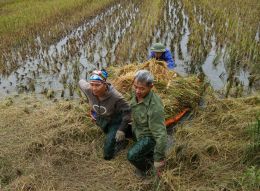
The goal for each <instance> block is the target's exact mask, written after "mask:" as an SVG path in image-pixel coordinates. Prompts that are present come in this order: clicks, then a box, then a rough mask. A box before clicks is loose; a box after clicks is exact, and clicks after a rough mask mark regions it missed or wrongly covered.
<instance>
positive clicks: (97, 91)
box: [90, 81, 106, 97]
mask: <svg viewBox="0 0 260 191" xmlns="http://www.w3.org/2000/svg"><path fill="white" fill-rule="evenodd" d="M90 87H91V90H92V93H93V94H94V95H95V96H98V97H100V96H103V95H104V94H105V92H106V85H105V84H104V83H102V82H100V81H91V82H90Z"/></svg>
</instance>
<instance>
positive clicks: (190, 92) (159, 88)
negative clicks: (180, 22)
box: [109, 59, 202, 118]
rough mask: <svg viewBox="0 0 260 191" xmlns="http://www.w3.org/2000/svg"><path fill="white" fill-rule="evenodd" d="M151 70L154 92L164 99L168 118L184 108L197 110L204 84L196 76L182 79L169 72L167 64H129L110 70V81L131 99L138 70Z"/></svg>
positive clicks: (148, 62)
mask: <svg viewBox="0 0 260 191" xmlns="http://www.w3.org/2000/svg"><path fill="white" fill-rule="evenodd" d="M141 69H146V70H149V71H150V72H151V73H152V74H153V76H154V79H155V82H154V89H153V90H154V91H155V92H156V93H157V94H158V95H159V96H160V97H161V98H162V101H163V104H164V106H165V113H166V118H168V117H171V116H175V115H176V114H178V113H179V112H180V111H182V110H183V109H184V108H191V109H193V108H195V107H196V106H197V105H198V102H199V100H200V98H201V93H202V84H201V82H200V81H199V79H198V78H197V77H196V76H190V77H186V78H183V77H180V76H179V75H178V74H177V73H176V72H174V71H172V70H169V69H168V68H167V66H166V63H165V62H162V61H156V60H154V59H152V60H149V61H147V62H145V63H143V64H129V65H126V66H123V67H120V68H119V67H112V68H110V71H109V72H110V74H111V77H110V79H113V80H112V84H113V85H114V86H115V87H116V89H117V90H118V91H120V92H121V93H123V94H124V96H125V97H126V98H127V99H130V97H131V94H132V92H131V88H132V83H133V79H134V75H135V73H136V72H137V71H138V70H141Z"/></svg>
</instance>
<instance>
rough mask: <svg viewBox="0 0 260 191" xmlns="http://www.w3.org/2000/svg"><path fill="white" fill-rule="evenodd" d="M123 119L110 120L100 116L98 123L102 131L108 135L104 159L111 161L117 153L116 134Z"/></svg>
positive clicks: (105, 142)
mask: <svg viewBox="0 0 260 191" xmlns="http://www.w3.org/2000/svg"><path fill="white" fill-rule="evenodd" d="M121 120H122V118H121V117H118V118H114V120H108V119H106V118H104V117H102V116H98V117H97V120H96V123H97V125H98V126H99V127H100V128H101V129H102V131H103V132H104V133H105V134H106V137H105V140H104V150H103V153H104V159H105V160H110V159H112V158H113V157H114V153H115V145H116V139H115V136H116V132H117V130H118V128H119V125H120V122H121Z"/></svg>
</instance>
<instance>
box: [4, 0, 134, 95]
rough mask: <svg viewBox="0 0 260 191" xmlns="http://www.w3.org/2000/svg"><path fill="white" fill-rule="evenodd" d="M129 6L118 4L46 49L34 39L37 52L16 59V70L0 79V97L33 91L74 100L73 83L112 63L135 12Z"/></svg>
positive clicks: (75, 87) (130, 4)
mask: <svg viewBox="0 0 260 191" xmlns="http://www.w3.org/2000/svg"><path fill="white" fill-rule="evenodd" d="M138 11H139V9H138V7H137V6H136V5H135V4H133V3H127V4H123V5H122V4H118V5H116V6H113V7H111V8H110V9H108V10H107V11H105V12H104V13H102V14H101V15H98V16H96V17H95V18H93V19H92V20H90V21H87V22H86V23H84V24H83V25H82V26H80V27H78V28H77V29H75V30H74V31H72V32H71V34H69V35H67V36H66V37H64V38H63V39H61V40H60V41H59V42H58V43H56V44H53V45H51V46H50V47H49V48H47V49H46V48H44V47H42V43H41V39H40V38H39V37H38V38H37V39H36V40H35V43H36V47H39V50H38V53H37V54H36V56H34V57H27V59H26V60H21V59H18V60H20V62H19V65H20V67H19V68H18V69H17V70H16V71H14V72H12V73H11V75H9V76H8V77H4V76H1V80H0V81H1V84H0V90H1V91H0V96H5V95H7V94H11V93H16V92H18V93H20V92H35V93H36V94H47V92H48V91H49V92H50V91H54V92H55V95H56V96H58V97H59V96H61V97H74V96H77V95H75V90H76V89H77V82H78V80H79V79H80V78H86V77H87V74H88V72H89V71H92V70H93V69H95V68H102V67H107V65H108V63H113V62H114V60H115V55H114V52H115V48H116V46H117V44H118V42H119V41H120V38H122V36H123V35H124V34H125V33H126V31H127V30H128V28H129V27H130V26H131V23H132V22H133V20H134V19H135V17H136V14H137V13H138ZM14 56H15V57H19V53H17V55H14Z"/></svg>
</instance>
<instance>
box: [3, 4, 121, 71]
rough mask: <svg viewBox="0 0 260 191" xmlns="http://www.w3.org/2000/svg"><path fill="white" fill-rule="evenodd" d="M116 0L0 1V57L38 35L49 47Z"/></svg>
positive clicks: (29, 41) (28, 42)
mask: <svg viewBox="0 0 260 191" xmlns="http://www.w3.org/2000/svg"><path fill="white" fill-rule="evenodd" d="M115 1H116V0H99V1H93V0H73V1H71V0H55V1H52V0H45V1H42V0H16V1H15V0H13V1H0V42H1V44H0V50H1V51H0V54H1V55H6V54H7V53H8V52H9V51H10V49H11V48H15V47H21V46H24V45H27V44H30V43H31V42H32V40H33V39H34V38H35V37H36V36H37V35H40V36H41V37H43V42H45V43H46V44H49V43H51V42H53V41H55V40H57V38H60V37H61V36H62V35H65V34H66V32H67V31H70V30H71V29H73V28H74V27H75V26H77V25H79V24H80V23H82V22H83V21H84V20H85V19H88V18H90V17H91V16H94V15H96V14H97V13H98V12H99V11H102V10H103V9H104V8H106V7H107V6H108V5H111V4H112V3H113V2H115ZM61 23H62V24H61ZM49 32H50V33H49ZM49 34H51V35H49ZM1 61H2V62H0V71H1V69H2V70H3V66H4V61H3V57H2V60H1Z"/></svg>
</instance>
